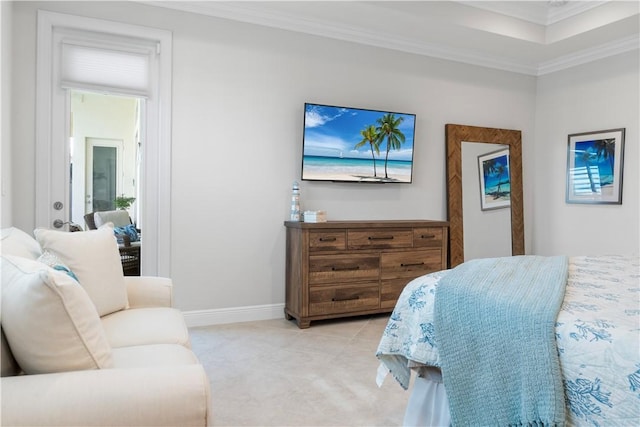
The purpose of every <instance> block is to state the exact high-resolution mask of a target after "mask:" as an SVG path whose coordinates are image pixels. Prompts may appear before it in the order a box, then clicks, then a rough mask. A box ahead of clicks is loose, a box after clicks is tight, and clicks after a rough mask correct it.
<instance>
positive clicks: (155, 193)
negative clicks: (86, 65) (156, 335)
mask: <svg viewBox="0 0 640 427" xmlns="http://www.w3.org/2000/svg"><path fill="white" fill-rule="evenodd" d="M37 28H38V34H37V71H36V188H35V190H36V191H35V193H36V206H35V208H36V209H35V219H36V224H35V226H36V227H45V228H51V227H52V224H53V221H54V220H55V219H61V220H63V221H67V219H68V218H69V209H70V206H68V204H69V203H68V202H69V186H68V185H65V184H63V185H62V186H61V188H58V187H59V186H54V185H52V183H66V184H68V183H69V179H70V176H69V167H68V162H69V144H68V142H67V141H68V140H69V120H68V117H69V111H70V96H69V94H68V92H69V91H68V90H66V89H62V88H60V87H59V86H58V85H57V84H56V82H58V81H59V79H58V78H57V77H58V73H59V62H60V58H59V51H60V49H55V46H54V36H55V30H56V29H58V28H62V29H71V30H77V31H80V32H81V31H86V32H87V33H91V34H92V35H93V36H94V37H95V34H96V33H106V34H110V35H117V36H120V37H123V38H127V37H128V38H131V39H136V38H137V39H144V40H152V41H154V42H155V43H156V46H157V56H156V57H157V60H156V61H155V62H153V63H152V66H151V67H152V70H151V86H152V92H151V95H150V96H149V98H148V99H147V102H146V104H147V105H146V108H145V109H144V111H143V116H142V117H141V120H142V122H144V123H145V125H144V126H143V131H144V138H143V139H144V141H146V142H147V143H146V144H145V152H144V156H143V158H142V164H141V174H142V180H141V181H142V182H141V189H140V194H139V200H140V201H141V203H140V207H141V212H140V213H141V220H142V221H143V223H144V224H145V230H144V250H143V251H141V274H142V275H154V276H155V275H159V276H165V277H170V275H171V78H172V77H171V57H172V33H171V32H170V31H167V30H160V29H154V28H148V27H141V26H137V25H131V24H123V23H120V22H115V21H105V20H101V19H95V18H87V17H82V16H76V15H68V14H63V13H57V12H49V11H43V10H38V23H37ZM60 165H65V166H60ZM58 200H63V201H65V203H64V206H63V208H62V210H58V211H56V210H54V209H53V204H54V202H56V201H58Z"/></svg>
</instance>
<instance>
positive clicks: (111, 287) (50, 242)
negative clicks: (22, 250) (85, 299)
mask: <svg viewBox="0 0 640 427" xmlns="http://www.w3.org/2000/svg"><path fill="white" fill-rule="evenodd" d="M34 234H35V236H36V239H37V240H38V242H40V245H41V246H42V249H43V250H45V251H49V252H51V253H52V254H54V255H55V256H56V257H57V258H58V259H59V260H60V261H62V262H63V263H64V264H65V265H66V266H67V267H69V269H71V271H73V272H74V273H75V275H76V276H77V277H78V281H79V282H80V285H82V287H83V288H84V289H85V290H86V291H87V293H88V294H89V297H90V298H91V301H93V303H94V304H95V306H96V308H97V310H98V314H99V315H100V316H104V315H105V314H109V313H113V312H114V311H118V310H122V309H124V308H127V307H128V304H129V302H128V300H127V289H126V286H125V283H124V274H123V273H122V263H121V261H120V252H119V250H118V243H117V242H116V238H115V236H114V234H113V227H111V226H110V225H104V226H102V227H100V228H98V229H97V230H89V231H82V232H77V233H68V232H64V231H56V230H48V229H44V228H38V229H36V230H35V231H34Z"/></svg>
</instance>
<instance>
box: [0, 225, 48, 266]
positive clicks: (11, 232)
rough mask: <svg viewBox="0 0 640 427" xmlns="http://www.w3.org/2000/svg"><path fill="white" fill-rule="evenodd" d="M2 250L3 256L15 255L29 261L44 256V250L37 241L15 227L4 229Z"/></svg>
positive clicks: (0, 245)
mask: <svg viewBox="0 0 640 427" xmlns="http://www.w3.org/2000/svg"><path fill="white" fill-rule="evenodd" d="M0 248H1V251H2V255H15V256H21V257H24V258H29V259H38V257H39V256H40V255H42V249H41V248H40V245H39V244H38V242H37V241H36V239H34V238H33V236H30V235H29V234H27V233H25V232H24V231H22V230H20V229H19V228H15V227H9V228H3V229H2V242H1V243H0Z"/></svg>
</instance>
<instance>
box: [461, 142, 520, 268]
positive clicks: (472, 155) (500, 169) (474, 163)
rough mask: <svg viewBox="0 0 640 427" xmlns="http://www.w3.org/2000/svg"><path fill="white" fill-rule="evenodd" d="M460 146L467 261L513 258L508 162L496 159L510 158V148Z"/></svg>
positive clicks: (478, 144) (466, 143) (465, 254)
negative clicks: (500, 157) (496, 157)
mask: <svg viewBox="0 0 640 427" xmlns="http://www.w3.org/2000/svg"><path fill="white" fill-rule="evenodd" d="M461 147H462V212H463V227H464V230H465V232H464V259H465V260H471V259H476V258H491V257H500V256H510V255H511V208H510V203H509V201H510V183H509V173H508V162H506V165H505V162H503V163H500V162H498V161H496V159H495V155H504V154H505V153H506V154H507V155H506V156H503V157H506V158H507V159H508V152H509V146H508V145H502V144H487V143H480V142H468V141H462V145H461ZM505 150H506V151H505ZM505 166H506V167H505ZM483 198H484V200H483Z"/></svg>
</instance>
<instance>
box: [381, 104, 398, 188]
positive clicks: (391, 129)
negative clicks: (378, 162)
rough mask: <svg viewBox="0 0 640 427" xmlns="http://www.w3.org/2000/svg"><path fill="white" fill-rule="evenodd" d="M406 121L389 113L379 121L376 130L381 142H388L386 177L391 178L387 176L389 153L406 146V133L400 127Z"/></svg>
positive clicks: (385, 164)
mask: <svg viewBox="0 0 640 427" xmlns="http://www.w3.org/2000/svg"><path fill="white" fill-rule="evenodd" d="M403 121H404V118H403V117H396V116H395V114H392V113H388V114H385V115H384V116H382V117H381V118H379V119H378V120H377V122H378V127H377V128H376V130H377V131H378V134H379V135H380V141H381V142H382V141H383V140H385V139H386V140H387V153H386V155H385V158H384V177H385V178H389V175H388V174H387V163H388V161H389V151H391V149H392V148H393V149H394V150H398V149H400V147H401V146H402V144H404V140H405V136H404V133H402V131H401V130H400V129H398V127H399V126H400V123H402V122H403Z"/></svg>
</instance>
